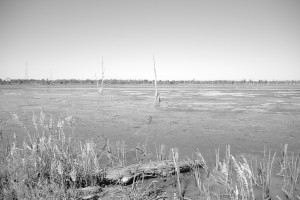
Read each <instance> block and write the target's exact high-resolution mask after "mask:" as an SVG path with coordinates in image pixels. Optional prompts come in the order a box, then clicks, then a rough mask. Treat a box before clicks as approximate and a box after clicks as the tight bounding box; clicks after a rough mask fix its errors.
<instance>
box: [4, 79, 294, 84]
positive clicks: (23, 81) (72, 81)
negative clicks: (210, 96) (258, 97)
mask: <svg viewBox="0 0 300 200" xmlns="http://www.w3.org/2000/svg"><path fill="white" fill-rule="evenodd" d="M100 81H101V79H100ZM157 82H158V84H159V85H165V84H166V85H187V84H201V85H300V80H272V81H267V80H258V81H253V80H245V79H244V80H238V81H237V80H213V81H209V80H207V81H203V80H202V81H200V80H163V81H162V80H159V81H157ZM94 84H96V80H92V79H85V80H81V79H57V80H49V79H9V78H7V79H5V80H2V79H0V85H94ZM104 84H119V85H120V84H154V80H147V79H141V80H133V79H129V80H121V79H106V80H104Z"/></svg>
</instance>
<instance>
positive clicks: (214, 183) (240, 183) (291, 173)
mask: <svg viewBox="0 0 300 200" xmlns="http://www.w3.org/2000/svg"><path fill="white" fill-rule="evenodd" d="M11 115H12V118H13V120H14V121H15V122H16V123H17V124H18V125H19V126H20V127H21V128H20V129H22V130H23V131H24V132H25V133H26V135H27V137H26V139H25V140H24V141H23V143H21V144H20V142H17V141H16V139H14V140H13V141H11V142H10V143H7V142H5V141H6V135H5V133H3V132H2V130H3V126H1V127H0V128H1V129H0V134H1V155H0V156H1V159H0V162H1V166H0V198H1V199H242V200H244V199H264V200H266V199H271V198H272V199H276V198H277V199H279V200H280V199H286V198H288V199H300V197H299V180H298V177H299V173H300V164H299V153H298V154H296V153H294V152H288V150H287V149H288V148H287V147H288V146H287V145H284V146H283V148H282V151H281V152H280V153H276V152H274V151H271V150H267V149H266V148H265V150H264V154H263V157H262V158H254V157H251V156H249V155H232V153H231V151H230V146H226V149H225V155H220V150H219V149H218V150H216V153H215V163H214V165H213V166H208V164H206V162H205V159H204V158H203V156H202V154H201V153H200V152H199V151H198V152H195V156H193V157H194V158H193V159H188V160H184V161H180V160H179V150H178V149H176V148H174V149H170V150H167V148H166V147H165V146H164V145H158V146H156V147H155V152H154V153H153V152H151V151H150V148H149V144H148V143H147V140H148V137H147V139H146V142H145V143H144V144H143V145H139V146H137V147H133V148H131V149H130V148H128V147H127V146H126V144H125V142H124V141H121V142H119V141H117V142H116V144H115V145H112V143H111V142H110V140H109V139H108V138H106V137H104V136H103V139H104V141H105V145H104V146H103V147H98V146H97V145H96V144H95V143H94V142H93V141H92V140H90V141H85V142H80V141H76V140H75V139H74V137H73V135H74V128H75V120H74V118H73V117H72V116H68V117H66V118H65V119H58V120H55V119H53V118H52V116H51V115H50V116H46V115H45V114H44V112H43V111H42V110H41V111H40V113H39V116H36V115H35V114H33V116H32V124H33V126H34V128H35V132H34V133H31V132H28V129H27V128H26V126H25V125H24V123H23V122H22V120H21V119H20V118H19V116H18V115H17V114H16V113H11ZM280 154H281V155H280ZM221 157H224V158H223V159H221ZM274 166H278V167H277V168H275V167H274ZM183 174H188V177H189V179H190V180H192V181H191V182H189V183H187V181H185V180H186V176H183ZM274 177H280V178H281V181H282V182H281V183H280V185H281V188H272V181H273V178H274ZM150 178H153V179H150ZM278 190H280V192H278ZM273 191H276V194H275V195H276V196H272V195H273V194H274V193H273ZM278 194H279V195H278Z"/></svg>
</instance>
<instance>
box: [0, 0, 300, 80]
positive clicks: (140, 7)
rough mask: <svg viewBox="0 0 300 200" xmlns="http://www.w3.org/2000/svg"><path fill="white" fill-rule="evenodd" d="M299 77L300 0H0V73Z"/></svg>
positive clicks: (34, 76) (163, 77)
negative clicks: (102, 64)
mask: <svg viewBox="0 0 300 200" xmlns="http://www.w3.org/2000/svg"><path fill="white" fill-rule="evenodd" d="M153 55H154V58H155V63H156V71H157V78H158V79H159V80H191V79H196V80H220V79H222V80H242V79H246V80H249V79H252V80H292V79H293V80H300V1H299V0H281V1H278V0H263V1H262V0H245V1H239V0H235V1H233V0H228V1H224V0H219V1H218V0H215V1H210V0H207V1H202V0H197V1H191V0H182V1H176V0H171V1H168V0H149V1H146V0H135V1H133V0H126V1H124V0H119V1H116V0H107V1H104V0H94V1H93V0H85V1H84V0H51V1H46V0H45V1H43V0H26V1H24V0H0V78H1V79H5V78H7V77H9V78H13V79H16V78H20V79H23V78H25V74H26V66H27V73H28V78H30V79H31V78H32V79H47V78H48V79H53V80H54V79H70V78H75V79H94V78H95V74H96V75H97V77H98V78H100V77H101V73H102V71H101V70H102V69H101V60H102V57H103V63H104V74H105V78H106V79H148V80H153V79H154V72H153Z"/></svg>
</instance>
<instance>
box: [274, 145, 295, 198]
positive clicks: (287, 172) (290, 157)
mask: <svg viewBox="0 0 300 200" xmlns="http://www.w3.org/2000/svg"><path fill="white" fill-rule="evenodd" d="M287 148H288V145H287V144H285V145H284V147H283V149H282V159H281V163H280V166H281V170H280V172H279V173H278V174H277V175H280V176H282V177H283V183H282V191H283V192H284V194H285V195H286V196H287V197H288V198H289V199H294V198H295V196H296V194H295V190H296V189H297V188H296V186H297V182H298V177H299V173H300V164H299V162H300V161H299V160H300V154H299V153H298V154H297V155H296V154H295V153H294V152H290V153H288V151H287Z"/></svg>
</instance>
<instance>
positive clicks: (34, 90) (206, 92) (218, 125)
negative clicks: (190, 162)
mask: <svg viewBox="0 0 300 200" xmlns="http://www.w3.org/2000/svg"><path fill="white" fill-rule="evenodd" d="M154 93H155V91H154V89H153V86H147V85H146V86H145V85H141V86H140V85H133V86H132V85H127V86H126V85H125V86H124V85H123V86H120V85H119V86H115V85H112V86H106V88H104V92H103V93H102V94H101V95H100V94H99V93H98V92H97V89H96V88H95V87H94V86H76V87H68V86H66V87H46V86H45V87H34V86H31V87H28V86H26V87H24V86H22V87H20V86H10V87H4V86H2V88H1V90H0V105H1V107H0V120H1V124H2V125H3V133H5V134H6V135H7V136H8V137H12V135H13V134H14V133H15V134H16V137H17V138H19V139H20V140H21V139H22V137H24V135H25V134H24V131H22V129H21V128H20V127H18V125H16V124H15V122H14V121H13V120H12V119H11V116H10V112H15V113H17V114H18V115H19V116H20V119H21V120H22V121H23V123H24V124H25V125H26V127H28V130H31V131H34V127H33V124H32V114H33V113H35V114H36V115H39V112H40V110H41V108H42V109H43V111H44V113H45V114H46V115H47V116H49V115H50V114H52V115H53V117H54V119H56V120H57V119H58V118H61V119H64V118H65V117H67V116H69V115H71V116H73V117H74V119H75V129H74V131H75V137H76V138H77V139H80V140H88V139H92V140H94V141H95V142H96V143H99V145H101V144H103V142H104V141H103V135H105V137H106V138H109V139H110V141H112V142H115V141H122V140H124V142H125V143H126V144H127V145H128V147H134V146H136V145H137V144H142V143H144V142H145V140H146V139H147V142H148V144H149V145H159V144H164V145H166V146H167V147H178V148H179V154H180V156H181V157H185V156H191V154H192V152H195V151H196V150H197V149H199V150H200V151H201V152H204V154H206V153H207V154H209V152H212V154H213V152H214V150H215V149H216V148H218V147H219V148H221V149H222V148H225V145H227V144H230V145H231V148H232V151H233V152H236V153H239V152H243V153H253V154H255V153H260V152H262V151H263V149H264V146H265V145H266V146H267V147H268V148H273V149H280V146H281V145H283V144H285V143H287V144H288V145H289V149H290V150H295V151H298V150H299V147H300V86H294V85H291V86H261V87H235V86H234V87H233V86H230V87H229V86H226V87H224V86H203V85H190V86H187V85H185V86H160V87H159V93H160V96H161V100H162V101H161V103H160V105H159V106H155V105H154ZM66 129H67V130H66V132H68V131H70V130H69V129H68V127H67V126H66Z"/></svg>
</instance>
